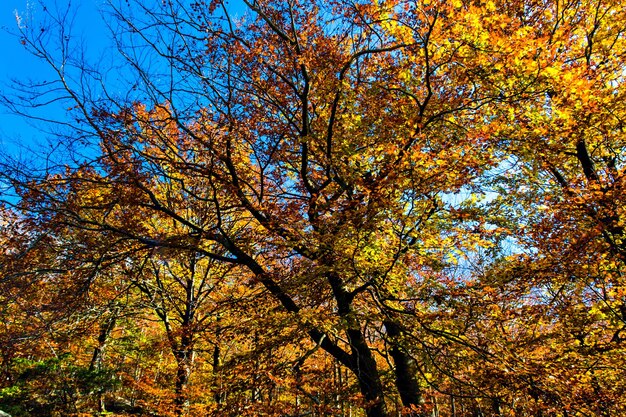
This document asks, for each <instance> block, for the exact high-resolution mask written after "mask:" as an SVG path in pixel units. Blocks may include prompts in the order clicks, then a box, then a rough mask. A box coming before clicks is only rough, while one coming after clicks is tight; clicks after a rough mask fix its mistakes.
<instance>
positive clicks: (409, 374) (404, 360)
mask: <svg viewBox="0 0 626 417" xmlns="http://www.w3.org/2000/svg"><path fill="white" fill-rule="evenodd" d="M384 325H385V330H386V331H387V336H388V338H389V339H388V341H389V343H390V344H391V349H390V351H389V354H390V355H391V358H392V359H393V363H394V365H395V368H394V374H395V383H396V388H397V389H398V393H399V394H400V399H401V400H402V405H403V406H404V407H407V408H410V407H412V406H413V407H415V406H419V405H420V404H422V395H421V389H420V385H419V382H418V380H417V374H418V370H417V364H416V363H415V360H414V359H413V358H412V357H411V356H410V355H409V354H407V353H406V352H405V351H404V350H403V349H402V347H401V345H400V340H399V339H400V336H401V330H400V326H399V325H398V324H397V323H395V322H393V321H391V320H386V321H385V322H384ZM404 415H407V416H411V417H421V416H422V415H423V414H420V413H415V412H409V413H408V414H404Z"/></svg>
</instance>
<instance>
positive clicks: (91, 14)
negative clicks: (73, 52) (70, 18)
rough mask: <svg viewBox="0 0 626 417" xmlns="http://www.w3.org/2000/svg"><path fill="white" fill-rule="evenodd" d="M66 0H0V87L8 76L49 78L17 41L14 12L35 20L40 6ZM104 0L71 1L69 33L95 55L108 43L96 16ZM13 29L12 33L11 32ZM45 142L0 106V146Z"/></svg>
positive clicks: (3, 87) (40, 12)
mask: <svg viewBox="0 0 626 417" xmlns="http://www.w3.org/2000/svg"><path fill="white" fill-rule="evenodd" d="M68 2H69V0H41V1H38V0H0V48H1V50H2V51H3V52H2V56H3V58H2V59H0V91H2V93H5V92H7V91H9V85H10V84H11V80H12V79H20V80H27V79H32V80H45V79H46V78H47V77H50V78H52V75H51V72H50V69H49V68H48V67H47V66H46V65H45V64H44V63H42V62H41V61H40V60H38V59H37V58H35V57H34V56H32V55H31V54H30V53H28V52H27V51H26V48H25V47H24V46H23V45H22V44H21V43H20V40H19V37H16V36H15V32H17V22H16V17H15V15H16V12H17V13H18V14H19V15H20V16H21V17H22V19H23V21H24V22H27V21H30V20H31V19H32V21H33V22H34V23H35V24H36V23H37V22H40V21H41V19H42V18H43V17H44V12H43V10H42V7H43V6H44V5H45V6H46V7H51V8H52V7H54V5H55V4H58V5H60V6H61V7H63V6H64V5H66V4H67V3H68ZM103 2H104V0H78V1H76V0H75V1H73V2H72V8H73V9H74V10H75V19H74V24H73V29H72V37H76V38H77V39H82V40H83V41H84V44H85V45H86V47H87V48H86V49H88V50H89V51H91V52H92V53H93V56H94V57H96V56H97V53H98V52H100V51H101V50H102V49H103V48H105V47H106V46H107V45H108V42H109V38H110V36H109V34H108V29H107V27H106V25H105V24H104V21H103V20H102V18H101V16H100V9H101V8H102V4H103ZM11 32H13V34H11ZM48 111H53V112H55V113H56V115H60V116H61V117H63V114H64V110H63V109H62V107H61V106H60V105H59V106H57V108H56V109H49V110H48ZM44 143H46V135H45V134H42V133H41V132H39V130H38V128H37V127H35V126H32V122H28V121H26V120H24V119H22V118H20V117H17V116H14V115H11V114H8V112H7V110H6V109H5V108H0V149H1V150H2V151H5V152H9V153H16V152H18V151H19V150H20V148H21V147H23V146H28V147H37V146H39V145H41V144H44Z"/></svg>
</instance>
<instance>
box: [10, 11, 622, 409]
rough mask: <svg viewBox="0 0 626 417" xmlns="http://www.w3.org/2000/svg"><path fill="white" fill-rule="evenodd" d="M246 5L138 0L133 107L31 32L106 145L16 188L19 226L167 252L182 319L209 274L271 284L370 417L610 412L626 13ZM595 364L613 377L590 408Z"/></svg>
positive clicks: (164, 289)
mask: <svg viewBox="0 0 626 417" xmlns="http://www.w3.org/2000/svg"><path fill="white" fill-rule="evenodd" d="M242 7H243V8H244V9H245V10H246V13H245V14H244V15H243V17H236V16H235V14H234V13H233V12H232V10H230V9H228V7H226V6H225V5H224V4H223V3H222V2H219V1H214V2H209V3H205V2H197V3H193V4H191V5H189V6H187V5H185V4H183V3H179V2H175V1H169V2H165V3H159V4H155V5H151V4H146V3H142V2H138V3H136V4H134V5H133V6H132V7H130V6H125V5H123V4H120V5H115V4H112V5H111V10H112V11H113V13H114V15H115V17H116V18H117V22H118V23H119V24H120V31H119V32H118V38H117V42H118V47H119V52H120V55H121V57H123V58H124V59H125V60H126V63H127V64H129V70H128V71H129V72H128V74H129V75H130V74H132V75H134V76H135V77H136V78H135V80H134V83H133V85H132V88H130V90H132V92H131V93H129V95H128V96H125V97H119V96H117V95H116V94H113V93H111V92H108V91H106V90H105V91H104V92H103V93H102V94H101V95H100V96H99V97H94V96H92V95H90V93H91V91H92V90H91V89H90V86H91V84H90V82H93V81H98V80H99V78H98V76H97V75H96V76H94V75H93V74H94V73H93V72H90V71H85V70H86V67H84V66H82V67H79V68H78V70H79V74H80V75H81V77H82V78H81V79H80V82H78V83H75V82H73V81H72V76H71V75H72V72H71V70H70V69H67V67H65V66H62V65H61V64H55V60H54V59H53V56H52V55H51V54H50V50H49V49H46V47H45V46H44V45H43V44H42V43H40V38H38V37H32V36H31V37H29V36H26V35H28V34H27V33H25V34H24V35H25V38H24V40H25V43H26V44H27V46H28V47H29V48H31V50H33V51H34V52H35V53H36V54H39V55H40V56H42V57H44V58H45V59H48V60H49V62H50V63H51V64H52V65H53V66H54V68H55V69H56V70H57V73H58V75H59V77H60V79H59V82H60V84H59V87H60V88H61V89H62V90H63V91H65V92H66V93H67V94H66V96H65V98H66V99H69V100H70V101H71V102H72V104H71V108H72V110H71V112H72V114H73V116H74V117H75V119H76V121H77V123H78V124H79V126H80V127H79V130H78V134H80V135H81V137H85V134H87V133H89V134H91V135H92V136H91V139H92V140H93V141H94V145H97V150H94V151H93V155H90V157H89V159H88V160H85V161H84V163H82V164H81V165H80V166H77V167H68V169H67V170H66V171H64V172H61V173H57V174H56V175H50V176H47V177H45V178H43V179H42V180H41V181H30V182H29V181H22V180H20V179H19V178H15V176H13V177H11V178H10V179H11V180H12V181H13V183H14V184H16V187H17V188H18V191H19V192H20V198H21V200H20V202H19V204H18V205H19V207H20V208H21V209H22V210H24V212H25V213H35V214H36V215H37V216H39V217H41V218H45V221H46V224H48V225H63V227H65V228H68V230H70V232H69V234H70V235H72V234H73V233H74V232H72V231H74V230H75V231H76V233H79V234H80V233H86V234H88V235H89V236H88V238H89V239H91V240H92V241H93V240H94V239H99V240H102V241H101V242H100V244H99V245H97V247H98V248H100V249H101V250H103V252H102V256H103V257H104V258H103V259H114V258H113V257H112V256H113V255H111V253H112V252H113V253H116V255H115V259H120V260H123V262H128V261H127V260H128V259H130V258H131V257H132V256H133V255H134V254H148V253H150V256H149V257H146V258H145V259H147V260H148V263H147V264H146V265H150V266H151V270H149V268H145V269H141V268H140V269H141V272H142V273H144V272H145V273H148V271H149V276H150V279H156V281H153V282H152V283H153V284H154V283H156V284H154V285H153V284H150V285H148V284H145V283H144V281H141V280H142V279H143V278H140V277H141V275H137V277H138V278H137V281H136V282H137V286H138V288H139V289H140V290H141V291H143V293H144V294H145V295H146V296H147V297H148V299H149V301H150V302H151V303H153V308H155V311H156V313H157V315H158V316H159V317H160V318H161V320H162V321H163V323H166V322H167V320H166V318H167V316H168V313H166V312H165V310H166V309H165V304H166V300H170V299H172V298H173V297H177V294H178V293H177V291H179V290H180V289H183V290H186V291H187V293H188V292H189V290H190V289H191V290H193V288H194V287H193V286H192V285H188V281H185V279H181V277H183V276H187V275H185V274H192V275H189V276H193V270H194V269H193V268H192V265H196V260H198V259H201V260H202V262H206V263H207V264H206V265H209V264H210V265H220V266H216V268H217V269H218V270H221V268H224V270H230V269H229V268H236V270H237V271H241V270H246V273H244V274H242V277H245V278H242V279H241V281H243V282H238V283H237V284H238V285H242V284H243V285H248V286H251V287H253V288H256V287H259V288H262V290H263V291H264V292H265V293H266V294H267V295H269V296H271V298H272V300H273V301H272V303H277V304H278V305H280V306H281V308H282V314H283V315H284V317H282V319H281V320H277V321H275V322H272V321H270V323H271V325H272V326H276V327H275V331H276V332H280V331H281V330H284V329H289V333H290V334H295V335H297V336H296V338H297V339H299V340H298V342H300V341H302V340H305V339H306V340H307V341H308V342H307V343H308V349H315V347H317V348H318V349H320V350H323V351H324V352H326V353H327V354H328V355H330V356H331V357H332V358H333V360H334V361H336V363H337V364H340V366H342V367H345V368H346V369H348V370H349V371H350V372H351V378H354V380H356V383H357V386H358V389H359V392H360V394H361V396H362V405H363V407H364V409H365V410H366V414H367V415H368V416H370V417H374V416H387V415H390V414H389V413H390V412H389V407H390V405H391V404H393V403H394V401H393V400H394V399H399V402H400V403H401V406H399V407H398V408H402V410H403V411H402V412H404V413H406V414H407V415H417V416H423V415H426V414H428V413H430V412H431V411H433V410H434V412H438V410H439V409H440V408H441V409H446V410H447V411H448V412H449V414H450V415H460V414H465V415H471V414H473V415H483V414H485V413H486V412H487V411H485V410H486V409H489V410H491V411H490V412H491V414H493V415H503V414H504V413H507V412H508V413H517V414H519V415H524V413H526V414H529V413H530V414H535V415H537V413H546V414H549V413H553V414H554V413H556V411H555V410H556V409H558V408H562V409H567V408H570V409H572V410H574V411H573V412H578V413H584V412H596V409H594V408H589V407H591V405H590V401H591V400H590V397H589V396H588V394H587V393H588V392H594V393H595V395H601V396H603V398H605V399H604V400H603V401H604V402H603V404H605V405H603V409H605V410H606V409H607V408H606V407H608V405H607V404H610V401H611V399H612V398H614V396H615V393H616V392H617V390H613V389H612V388H611V387H610V381H611V380H613V379H614V378H615V369H614V368H612V367H610V366H608V365H607V367H608V369H609V370H608V371H607V372H604V371H603V370H604V369H605V368H604V367H603V366H602V365H600V368H598V367H596V364H608V363H609V361H610V360H613V359H614V358H615V356H616V355H617V356H619V352H621V351H622V350H623V339H622V337H621V336H620V335H621V332H622V329H623V325H624V317H623V316H624V315H623V312H622V310H623V308H622V306H623V300H622V298H623V297H622V295H623V294H622V291H621V289H620V288H622V286H623V283H622V282H621V273H620V271H621V268H622V264H623V262H624V257H623V242H622V235H623V224H622V223H623V221H622V220H621V219H622V211H623V210H622V207H621V200H620V197H619V196H620V195H621V194H620V193H619V191H620V190H621V188H620V187H621V185H620V184H621V182H622V181H621V176H622V173H621V171H622V170H623V169H622V168H623V162H622V161H621V159H620V158H621V150H622V148H623V146H622V144H621V142H620V140H619V135H620V133H621V120H622V118H621V111H622V105H621V103H622V102H623V100H622V99H621V89H620V85H621V81H622V80H621V78H622V77H623V74H622V73H623V71H622V69H623V68H622V67H623V63H622V57H621V52H622V48H623V45H622V44H623V39H622V36H621V33H622V29H621V26H620V25H621V22H622V21H623V16H622V15H623V10H622V8H623V6H622V5H621V4H615V3H614V2H611V3H610V4H608V3H607V4H604V3H602V2H600V3H593V4H592V3H585V2H579V3H576V4H574V3H567V2H561V1H554V2H534V1H514V2H494V1H486V2H463V1H453V2H443V1H441V2H440V1H431V2H424V3H417V2H410V1H386V2H367V1H363V2H347V1H334V2H318V1H306V2H305V1H302V2H301V1H295V0H294V1H287V2H281V1H248V0H244V5H242ZM609 21H611V22H618V23H611V24H609V23H608V22H609ZM61 23H63V22H61ZM34 33H36V31H35V32H34ZM66 41H67V42H69V40H63V42H66ZM66 50H69V49H68V48H66ZM92 77H93V78H92ZM43 88H45V89H46V90H43V91H41V90H37V86H36V85H34V86H30V88H26V90H27V91H30V92H31V93H33V97H32V101H31V102H35V103H37V99H42V98H43V97H44V96H43V94H46V93H47V92H49V90H47V89H48V88H49V85H44V86H43ZM38 94H39V96H38ZM12 104H13V105H17V104H19V103H16V102H15V101H13V102H12ZM601 163H603V164H604V165H603V167H605V168H604V169H602V170H600V169H599V168H598V167H599V166H600V164H601ZM546 183H547V184H546ZM42 190H43V191H42ZM481 196H483V198H481ZM146 219H149V220H148V221H146ZM581 231H583V232H582V233H581ZM103 242H104V245H103ZM111 242H115V245H111V244H110V243H111ZM583 249H585V250H588V251H587V252H586V253H584V255H585V257H583V256H582V255H583V252H584V251H583ZM116 251H117V252H116ZM507 251H508V253H507ZM511 252H517V253H511ZM155 254H156V255H155ZM582 260H585V261H584V262H583V261H582ZM226 265H229V266H226ZM590 265H592V267H589V266H590ZM183 266H184V267H183ZM181 267H182V268H181ZM205 268H206V266H205ZM472 268H473V269H472ZM464 269H469V272H464ZM204 271H208V269H204ZM164 272H165V274H166V276H167V279H165V278H164V276H163V273H164ZM249 276H252V277H253V278H251V279H249V278H248V277H249ZM166 282H172V283H174V282H178V283H179V284H181V286H179V287H178V289H174V288H173V287H170V286H169V284H166ZM185 282H187V284H185ZM238 285H236V286H238ZM236 286H235V287H236ZM187 305H188V306H189V304H187ZM168 308H171V307H168ZM586 310H589V311H590V312H591V313H589V312H588V311H586ZM170 311H171V310H170ZM187 312H188V311H187ZM181 317H182V316H181ZM530 318H532V319H533V320H536V321H535V324H534V325H533V324H531V320H530ZM181 323H182V328H183V330H182V333H180V334H181V339H180V341H173V342H172V344H171V347H172V349H174V348H175V347H176V346H178V347H176V348H175V352H179V354H180V355H182V356H181V357H180V358H178V357H177V359H179V360H178V363H179V365H180V366H182V368H180V366H179V370H180V369H182V371H181V372H182V373H186V372H187V371H186V370H185V369H186V368H185V367H186V366H187V365H188V363H187V359H186V358H188V355H189V352H191V351H193V343H191V342H190V343H189V344H185V343H183V339H185V338H187V339H185V340H188V341H189V340H190V339H189V337H190V336H189V334H188V333H186V332H185V328H187V327H186V326H188V325H189V323H187V324H185V321H184V320H183V321H182V322H181ZM568 332H569V334H568ZM166 333H168V336H169V337H171V338H172V340H173V337H172V335H173V334H175V333H176V332H173V331H171V329H170V330H167V329H166ZM570 335H571V336H572V337H573V339H572V337H570ZM574 339H576V340H578V341H579V342H578V343H580V346H581V349H579V351H578V352H577V353H576V354H574V353H572V351H571V350H570V345H571V343H573V340H574ZM514 343H517V345H514ZM589 343H592V347H591V348H590V347H589ZM181 345H185V346H186V347H185V348H184V349H183V350H182V351H185V352H187V353H181V352H182V351H181V349H179V347H180V346H181ZM307 351H308V350H307V349H304V352H307ZM546 352H549V353H550V355H548V356H549V359H547V360H546V359H545V358H546ZM609 352H610V353H609ZM578 354H580V355H581V356H578ZM175 355H176V353H175ZM303 355H304V356H302V358H304V359H307V358H308V357H310V355H309V354H307V353H304V354H303ZM295 360H296V363H299V362H298V359H295ZM542 360H546V362H547V363H549V364H550V365H551V366H554V367H555V368H556V369H558V371H557V372H556V373H558V375H559V376H560V377H559V378H560V380H559V383H558V384H557V383H554V382H552V381H551V379H550V375H549V374H548V373H547V372H546V370H545V369H542V371H543V372H539V371H538V370H539V368H540V366H539V363H540V362H541V361H542ZM595 360H598V361H599V362H594V361H595ZM572 362H574V363H577V364H579V365H577V366H579V369H584V372H583V371H581V372H582V373H583V374H586V373H589V374H590V375H591V376H590V377H589V378H587V379H584V380H582V381H583V382H582V383H581V385H580V387H579V389H580V392H581V393H582V394H581V396H580V398H577V399H575V400H569V399H567V397H566V396H565V395H564V394H563V392H564V391H563V390H564V387H565V386H566V385H563V384H566V383H565V382H564V381H565V380H566V379H568V378H572V377H573V375H580V372H574V373H571V372H570V371H567V369H566V367H564V366H563V363H572ZM592 364H593V365H592ZM294 369H298V368H294ZM299 369H302V364H300V368H299ZM181 375H182V374H181ZM179 382H180V384H179V388H180V391H182V390H183V385H184V384H185V382H184V378H182V377H181V378H179ZM559 384H560V385H559ZM299 387H300V388H302V385H301V384H300V385H299ZM518 392H523V394H524V396H525V397H524V398H525V399H524V401H523V404H521V405H520V404H519V401H518V399H517V398H518V397H517V396H516V395H517V394H516V393H518ZM254 395H255V394H253V396H254ZM520 395H521V394H520ZM444 399H445V401H446V405H445V406H444V405H443V403H442V402H441V401H444ZM457 407H462V409H463V410H464V411H457ZM615 410H616V411H615V412H617V410H618V408H615ZM598 412H600V411H598ZM606 413H609V411H606Z"/></svg>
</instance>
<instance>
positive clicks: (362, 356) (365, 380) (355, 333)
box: [327, 273, 387, 417]
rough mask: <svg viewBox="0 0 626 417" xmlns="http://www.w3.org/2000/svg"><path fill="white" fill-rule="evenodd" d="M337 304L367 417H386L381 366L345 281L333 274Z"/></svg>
mask: <svg viewBox="0 0 626 417" xmlns="http://www.w3.org/2000/svg"><path fill="white" fill-rule="evenodd" d="M327 279H328V282H329V283H330V286H331V288H332V290H333V295H334V296H335V300H336V302H337V313H338V314H339V316H340V317H341V318H342V319H343V320H344V321H345V324H346V328H347V329H346V334H347V336H348V342H349V344H350V349H351V358H352V361H351V366H349V368H350V370H351V371H352V372H354V374H355V375H356V377H357V381H358V382H359V389H360V391H361V394H363V397H364V398H365V401H366V405H365V411H366V413H367V417H387V408H386V406H385V399H384V390H383V385H382V383H381V381H380V375H379V372H378V366H377V365H376V360H375V359H374V356H373V355H372V350H371V349H370V347H369V345H368V344H367V340H366V338H365V334H364V333H363V330H362V329H361V325H360V323H359V320H358V319H357V317H356V316H355V314H354V312H353V311H352V300H353V298H354V295H353V294H352V293H350V292H348V291H346V289H345V288H344V285H343V282H342V280H341V279H340V278H339V277H338V276H337V275H336V274H334V273H329V274H328V275H327Z"/></svg>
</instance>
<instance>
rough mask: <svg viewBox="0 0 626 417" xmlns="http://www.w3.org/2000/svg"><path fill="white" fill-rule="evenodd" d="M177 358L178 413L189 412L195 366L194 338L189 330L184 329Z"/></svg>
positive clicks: (176, 387)
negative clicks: (191, 380)
mask: <svg viewBox="0 0 626 417" xmlns="http://www.w3.org/2000/svg"><path fill="white" fill-rule="evenodd" d="M174 356H175V358H176V382H175V388H174V390H175V396H176V397H175V398H176V399H175V406H176V415H178V416H183V415H185V414H187V410H188V408H189V390H188V388H189V377H190V376H191V368H192V366H193V359H194V358H193V356H194V350H193V338H192V337H191V335H190V334H188V332H186V331H185V330H183V335H182V336H181V339H180V345H179V349H178V351H177V352H175V354H174Z"/></svg>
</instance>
